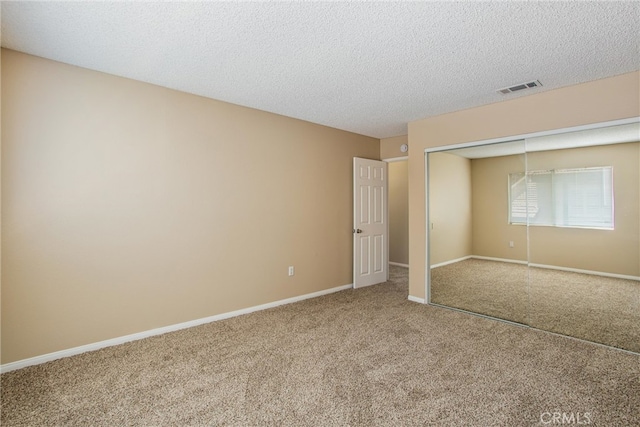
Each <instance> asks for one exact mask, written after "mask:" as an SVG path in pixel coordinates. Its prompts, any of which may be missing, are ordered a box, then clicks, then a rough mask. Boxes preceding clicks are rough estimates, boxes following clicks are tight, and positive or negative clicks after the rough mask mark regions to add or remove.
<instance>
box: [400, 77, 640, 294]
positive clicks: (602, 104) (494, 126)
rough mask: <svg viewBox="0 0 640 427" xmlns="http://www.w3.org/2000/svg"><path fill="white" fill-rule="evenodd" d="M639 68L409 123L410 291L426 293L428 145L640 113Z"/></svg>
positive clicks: (547, 128) (520, 133) (462, 141)
mask: <svg viewBox="0 0 640 427" xmlns="http://www.w3.org/2000/svg"><path fill="white" fill-rule="evenodd" d="M639 83H640V72H633V73H628V74H623V75H620V76H616V77H612V78H607V79H602V80H596V81H593V82H589V83H584V84H579V85H574V86H569V87H565V88H561V89H557V90H550V91H546V92H540V93H536V94H533V95H530V96H524V97H520V98H516V99H512V100H508V101H504V102H498V103H495V104H490V105H485V106H482V107H477V108H471V109H468V110H462V111H458V112H454V113H449V114H443V115H440V116H436V117H430V118H426V119H423V120H418V121H415V122H411V123H409V145H410V147H411V149H410V150H409V230H410V231H409V233H410V237H409V263H410V264H411V267H412V268H411V270H410V272H409V293H410V295H412V296H414V297H417V298H424V295H425V271H426V270H425V268H426V266H425V257H426V252H425V250H426V227H425V226H426V223H425V214H426V210H425V175H424V174H425V171H424V150H425V149H426V148H429V147H439V146H448V145H453V144H459V143H464V142H472V141H481V140H487V139H492V138H500V137H508V136H515V135H522V134H527V133H533V132H540V131H548V130H554V129H562V128H567V127H572V126H580V125H586V124H591V123H599V122H606V121H611V120H617V119H624V118H630V117H637V116H640V85H639Z"/></svg>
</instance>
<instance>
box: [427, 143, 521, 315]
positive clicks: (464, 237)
mask: <svg viewBox="0 0 640 427" xmlns="http://www.w3.org/2000/svg"><path fill="white" fill-rule="evenodd" d="M524 147H525V146H524V141H514V142H510V143H503V144H495V145H488V146H482V147H474V148H466V149H458V150H449V151H446V152H436V153H429V154H428V172H429V176H428V180H429V194H428V197H429V222H430V230H429V234H430V246H429V260H430V265H431V280H430V283H431V285H430V302H431V303H433V304H439V305H444V306H448V307H453V308H457V309H462V310H466V311H471V312H474V313H479V314H483V315H487V316H492V317H497V318H500V319H504V320H508V321H512V322H517V323H524V324H526V323H528V317H527V316H528V304H529V296H528V289H527V244H526V243H527V242H526V239H527V233H526V227H508V226H507V222H506V220H505V218H504V215H496V214H495V211H494V209H499V210H501V211H502V212H503V213H504V212H506V211H507V206H508V200H507V199H506V198H505V197H504V196H505V194H506V185H507V184H506V182H504V177H505V176H507V175H508V174H509V172H512V171H521V170H524V167H525V154H524ZM496 182H501V184H500V185H499V187H498V188H496V187H495V183H496Z"/></svg>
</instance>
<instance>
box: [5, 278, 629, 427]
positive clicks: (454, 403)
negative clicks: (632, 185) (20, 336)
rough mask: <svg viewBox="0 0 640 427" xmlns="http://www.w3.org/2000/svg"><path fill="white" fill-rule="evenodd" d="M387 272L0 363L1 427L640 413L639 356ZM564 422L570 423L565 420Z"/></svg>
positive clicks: (511, 419)
mask: <svg viewBox="0 0 640 427" xmlns="http://www.w3.org/2000/svg"><path fill="white" fill-rule="evenodd" d="M407 292H408V286H407V270H406V269H403V268H395V267H394V268H393V269H392V271H391V278H390V280H389V281H388V282H386V283H384V284H380V285H375V286H371V287H367V288H363V289H357V290H347V291H342V292H338V293H335V294H331V295H327V296H323V297H319V298H315V299H310V300H306V301H302V302H299V303H294V304H290V305H286V306H281V307H277V308H273V309H269V310H265V311H261V312H256V313H252V314H248V315H243V316H239V317H235V318H232V319H227V320H223V321H219V322H214V323H210V324H206V325H202V326H198V327H194V328H190V329H185V330H182V331H177V332H173V333H168V334H164V335H160V336H155V337H150V338H147V339H144V340H140V341H135V342H130V343H127V344H122V345H118V346H114V347H110V348H105V349H102V350H98V351H94V352H89V353H84V354H81V355H78V356H74V357H69V358H65V359H60V360H56V361H52V362H48V363H45V364H42V365H37V366H31V367H28V368H24V369H21V370H17V371H13V372H8V373H5V374H2V375H1V376H0V386H1V399H0V403H1V405H2V406H1V418H0V421H1V424H2V426H67V425H69V426H89V425H91V426H126V425H132V426H134V425H135V426H156V425H158V426H160V425H162V426H164V425H167V426H169V425H170V426H212V425H238V426H247V425H248V426H261V425H277V426H281V425H286V426H346V425H349V426H376V425H379V426H387V425H398V426H413V425H438V426H528V425H532V426H534V425H550V424H551V422H552V421H553V420H554V419H556V420H573V423H574V424H577V421H582V424H585V423H586V422H587V421H588V423H589V424H590V425H604V426H633V425H640V356H638V355H634V354H631V353H626V352H623V351H620V350H615V349H611V348H608V347H604V346H600V345H596V344H592V343H588V342H584V341H579V340H575V339H571V338H566V337H562V336H559V335H554V334H549V333H546V332H541V331H538V330H535V329H530V328H525V327H519V326H515V325H511V324H507V323H503V322H498V321H494V320H490V319H485V318H481V317H477V316H472V315H469V314H465V313H461V312H456V311H452V310H448V309H444V308H439V307H434V306H426V305H421V304H417V303H413V302H410V301H408V300H407ZM565 424H566V422H565Z"/></svg>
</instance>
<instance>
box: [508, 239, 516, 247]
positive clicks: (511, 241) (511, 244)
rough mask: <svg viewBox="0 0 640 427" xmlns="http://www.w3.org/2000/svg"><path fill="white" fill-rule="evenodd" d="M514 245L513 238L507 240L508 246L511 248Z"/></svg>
mask: <svg viewBox="0 0 640 427" xmlns="http://www.w3.org/2000/svg"><path fill="white" fill-rule="evenodd" d="M514 246H515V245H514V244H513V240H510V241H509V247H510V248H513V247H514Z"/></svg>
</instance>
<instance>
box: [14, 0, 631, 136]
mask: <svg viewBox="0 0 640 427" xmlns="http://www.w3.org/2000/svg"><path fill="white" fill-rule="evenodd" d="M1 7H2V10H1V21H2V22H1V24H2V34H1V36H2V46H3V47H6V48H9V49H14V50H17V51H21V52H25V53H29V54H33V55H37V56H41V57H44V58H49V59H53V60H56V61H61V62H65V63H68V64H73V65H77V66H80V67H85V68H89V69H94V70H98V71H102V72H106V73H111V74H115V75H118V76H123V77H128V78H132V79H136V80H141V81H145V82H149V83H153V84H157V85H161V86H165V87H169V88H173V89H177V90H181V91H185V92H189V93H194V94H198V95H202V96H206V97H210V98H214V99H219V100H223V101H227V102H231V103H235V104H240V105H244V106H248V107H252V108H257V109H261V110H265V111H270V112H274V113H278V114H282V115H285V116H289V117H295V118H299V119H303V120H307V121H311V122H314V123H319V124H323V125H327V126H332V127H335V128H338V129H344V130H348V131H351V132H355V133H359V134H363V135H369V136H373V137H376V138H385V137H391V136H396V135H402V134H406V133H407V123H408V122H410V121H413V120H417V119H420V118H423V117H429V116H433V115H437V114H442V113H446V112H450V111H456V110H461V109H464V108H470V107H474V106H478V105H483V104H489V103H493V102H499V101H503V100H506V99H510V98H514V97H519V96H525V95H529V94H532V93H535V92H536V91H538V92H539V91H546V90H550V89H555V88H559V87H562V86H568V85H572V84H577V83H582V82H586V81H591V80H596V79H600V78H604V77H610V76H614V75H619V74H623V73H627V72H630V71H635V70H638V69H640V3H639V2H635V1H632V2H7V1H3V2H2V6H1ZM532 80H540V81H541V82H542V84H543V85H544V86H543V87H541V88H535V89H531V90H525V91H522V92H520V93H513V94H509V95H501V94H498V93H496V90H497V89H499V88H503V87H507V86H511V85H514V84H518V83H522V82H527V81H532Z"/></svg>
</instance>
